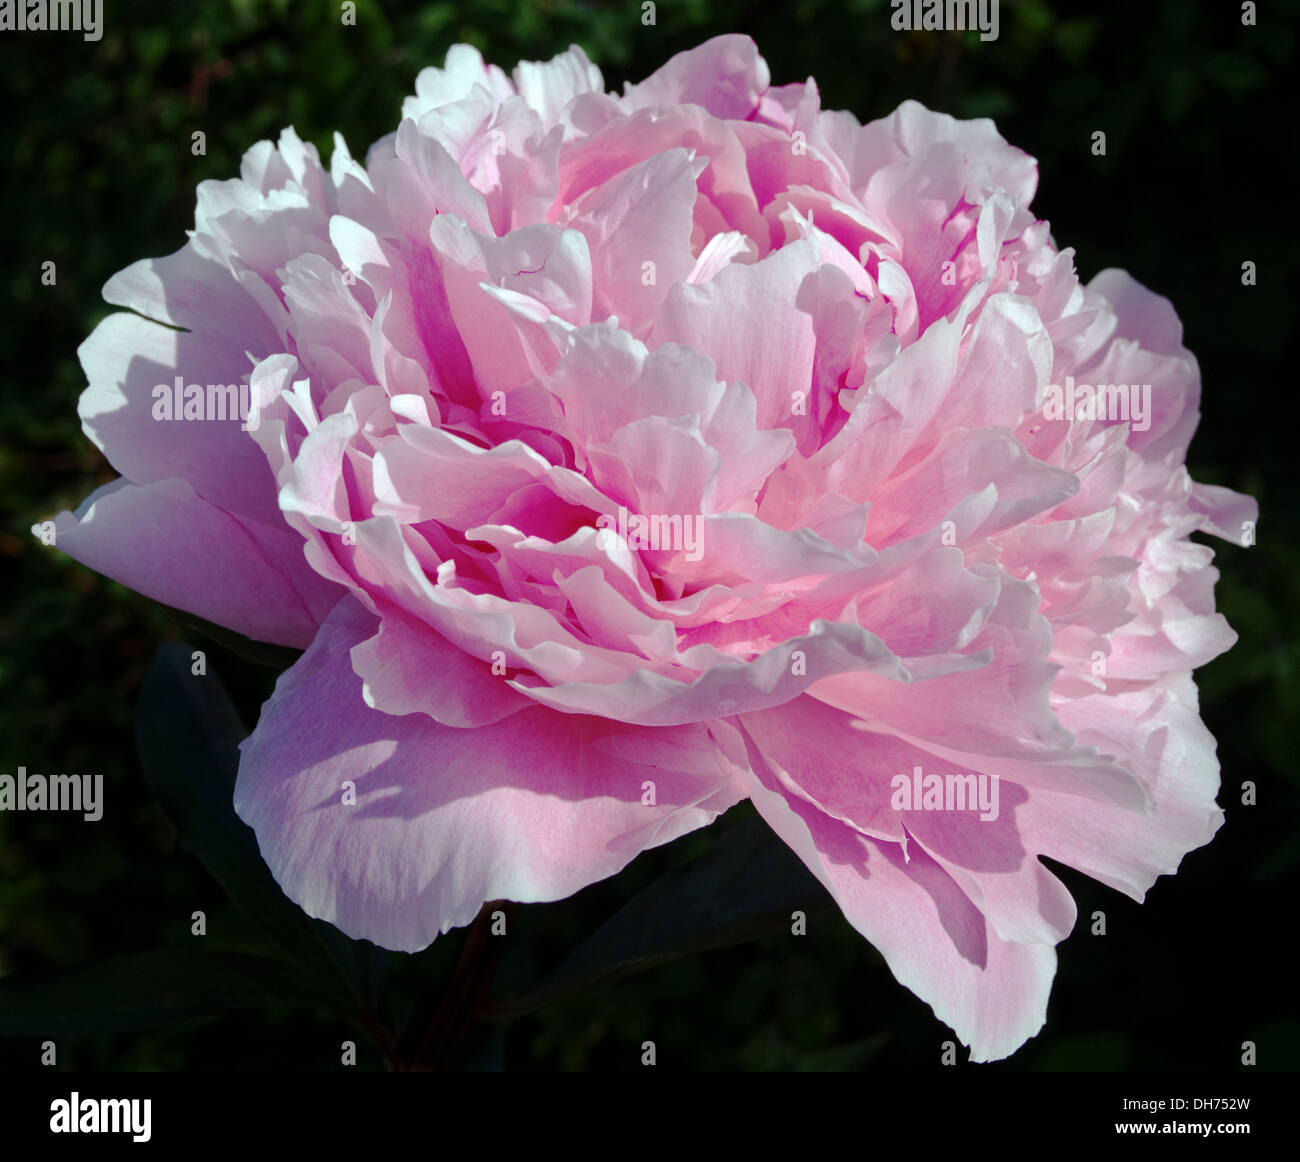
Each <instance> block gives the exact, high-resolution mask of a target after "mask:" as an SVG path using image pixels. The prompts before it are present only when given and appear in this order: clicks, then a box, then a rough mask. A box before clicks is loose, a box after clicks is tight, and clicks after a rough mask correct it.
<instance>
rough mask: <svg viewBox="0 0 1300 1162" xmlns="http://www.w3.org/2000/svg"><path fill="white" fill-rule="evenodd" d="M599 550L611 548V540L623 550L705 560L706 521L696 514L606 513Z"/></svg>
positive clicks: (620, 509) (600, 525)
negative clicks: (656, 551) (651, 550)
mask: <svg viewBox="0 0 1300 1162" xmlns="http://www.w3.org/2000/svg"><path fill="white" fill-rule="evenodd" d="M596 527H597V528H598V529H600V532H599V533H597V534H596V547H597V548H599V549H601V550H602V551H604V550H606V549H607V548H609V547H610V538H614V543H615V544H616V545H618V546H619V547H621V548H624V549H631V550H633V551H637V550H640V549H653V550H661V551H664V552H672V553H682V554H683V555H684V556H685V557H686V560H688V561H698V560H699V559H700V558H701V557H703V556H704V517H702V516H700V515H698V514H694V513H686V514H683V513H679V512H674V513H662V512H657V513H651V514H649V515H644V516H643V515H641V514H639V513H635V512H633V513H629V512H628V510H627V508H626V507H625V506H624V505H621V504H620V505H619V506H618V516H617V517H613V516H610V515H608V514H607V513H602V514H601V515H600V516H598V517H597V518H596Z"/></svg>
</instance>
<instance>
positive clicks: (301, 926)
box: [135, 642, 356, 993]
mask: <svg viewBox="0 0 1300 1162" xmlns="http://www.w3.org/2000/svg"><path fill="white" fill-rule="evenodd" d="M190 652H191V651H190V648H189V646H187V645H184V644H183V643H180V642H164V643H162V644H161V645H160V646H159V647H158V652H157V654H156V656H155V657H154V661H153V664H152V665H151V666H150V668H149V672H148V673H147V674H146V675H145V678H144V682H143V683H142V685H141V688H140V697H139V700H138V702H137V703H136V712H135V733H136V742H137V745H138V747H139V750H140V761H141V764H142V766H143V768H144V775H145V778H146V780H147V781H148V783H149V785H150V787H151V788H152V789H153V792H154V794H155V795H156V796H157V798H158V801H159V803H160V804H161V806H162V809H163V812H164V814H166V816H167V818H168V820H169V821H170V822H171V824H172V826H173V827H175V828H176V831H177V833H178V834H179V836H180V839H181V842H182V843H183V844H184V845H185V846H186V847H188V848H189V849H190V850H191V851H193V852H194V854H195V855H196V856H197V857H198V858H199V861H200V862H201V863H202V864H203V866H204V867H206V868H207V869H208V871H209V872H210V873H211V874H212V875H213V877H214V878H215V879H216V880H217V882H218V883H219V884H220V885H221V886H222V888H223V889H224V890H225V892H226V894H227V896H229V898H230V900H231V901H232V902H233V903H234V904H235V905H236V906H237V907H239V908H240V909H242V910H243V911H244V912H245V913H247V915H248V916H249V917H250V918H251V919H252V920H253V921H254V922H255V923H256V924H257V925H258V926H259V927H260V928H262V930H263V931H264V932H265V933H266V934H267V935H268V936H269V937H271V939H272V940H273V941H275V943H276V944H278V945H279V946H280V947H281V948H283V949H284V950H285V951H286V952H287V953H288V954H289V955H290V956H292V957H293V958H294V960H295V961H297V962H298V964H299V965H300V966H302V967H303V968H305V969H307V970H309V971H310V972H311V973H312V974H313V975H314V976H316V977H317V978H318V979H322V981H323V980H326V979H330V980H332V981H333V982H334V983H335V984H342V985H345V986H346V991H347V993H355V991H356V983H355V982H356V964H355V960H354V957H353V956H352V955H351V952H352V950H351V946H350V945H351V942H350V941H348V940H347V938H346V937H344V936H342V934H340V933H339V932H337V931H336V930H335V929H333V928H331V927H330V926H329V925H327V924H324V923H322V922H320V921H317V920H312V919H311V918H310V917H309V916H308V915H307V914H306V913H305V912H303V911H302V909H300V908H299V907H298V906H297V905H296V904H294V903H293V902H292V901H291V900H290V899H289V898H288V897H287V896H285V894H284V892H283V891H282V890H281V889H280V885H279V884H277V883H276V882H275V878H274V877H273V876H272V875H271V872H270V870H269V869H268V868H267V866H266V863H265V861H264V860H263V859H262V856H261V853H260V852H259V851H258V848H257V838H256V836H255V835H254V834H253V831H252V829H251V828H250V827H249V826H248V825H247V824H246V823H244V821H243V820H242V819H240V818H239V816H238V815H236V814H235V808H234V801H233V796H234V789H235V776H236V774H237V773H238V770H239V743H240V741H241V740H242V739H243V738H244V737H245V735H246V734H247V733H248V732H247V730H246V729H245V728H244V725H243V723H242V722H241V721H240V719H239V714H238V712H237V711H236V710H235V707H234V704H233V703H232V702H231V700H230V696H229V695H228V694H227V693H226V690H225V687H224V686H222V684H221V680H220V679H219V678H218V677H217V675H216V674H215V673H214V672H213V670H212V668H211V666H209V667H208V669H207V673H206V674H204V675H202V676H196V675H194V674H193V673H191V669H190Z"/></svg>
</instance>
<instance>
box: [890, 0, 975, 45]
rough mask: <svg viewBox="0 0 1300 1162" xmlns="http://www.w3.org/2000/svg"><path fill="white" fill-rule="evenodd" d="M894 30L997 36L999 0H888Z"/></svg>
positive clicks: (891, 26) (891, 25)
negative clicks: (973, 32)
mask: <svg viewBox="0 0 1300 1162" xmlns="http://www.w3.org/2000/svg"><path fill="white" fill-rule="evenodd" d="M889 6H890V7H891V8H892V9H893V10H894V14H893V15H892V16H891V17H890V18H889V26H890V28H892V29H893V30H894V31H895V32H966V31H968V30H977V31H978V32H979V34H980V40H997V38H998V0H889Z"/></svg>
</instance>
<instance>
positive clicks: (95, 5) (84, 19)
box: [0, 0, 104, 40]
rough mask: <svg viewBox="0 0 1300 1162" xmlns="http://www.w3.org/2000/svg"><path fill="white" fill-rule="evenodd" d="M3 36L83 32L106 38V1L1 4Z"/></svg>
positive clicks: (45, 0) (89, 37)
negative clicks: (16, 33) (10, 34)
mask: <svg viewBox="0 0 1300 1162" xmlns="http://www.w3.org/2000/svg"><path fill="white" fill-rule="evenodd" d="M0 32H80V33H81V34H82V39H83V40H99V39H100V38H101V37H102V36H103V35H104V0H0Z"/></svg>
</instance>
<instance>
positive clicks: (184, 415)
mask: <svg viewBox="0 0 1300 1162" xmlns="http://www.w3.org/2000/svg"><path fill="white" fill-rule="evenodd" d="M150 414H151V415H152V416H153V418H154V419H155V420H158V421H159V422H160V423H167V422H173V421H176V420H212V421H217V422H221V421H227V420H235V419H237V420H240V421H242V423H241V425H240V426H241V427H242V428H243V429H244V431H246V432H255V431H257V425H258V424H259V423H261V419H260V417H259V416H258V412H257V408H255V407H253V406H252V394H251V392H250V391H249V387H248V384H246V383H209V384H200V383H186V382H185V377H184V376H183V375H178V376H177V377H176V379H175V381H174V382H173V383H171V384H166V383H159V384H157V385H156V386H155V387H154V389H153V408H152V409H151V412H150Z"/></svg>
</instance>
